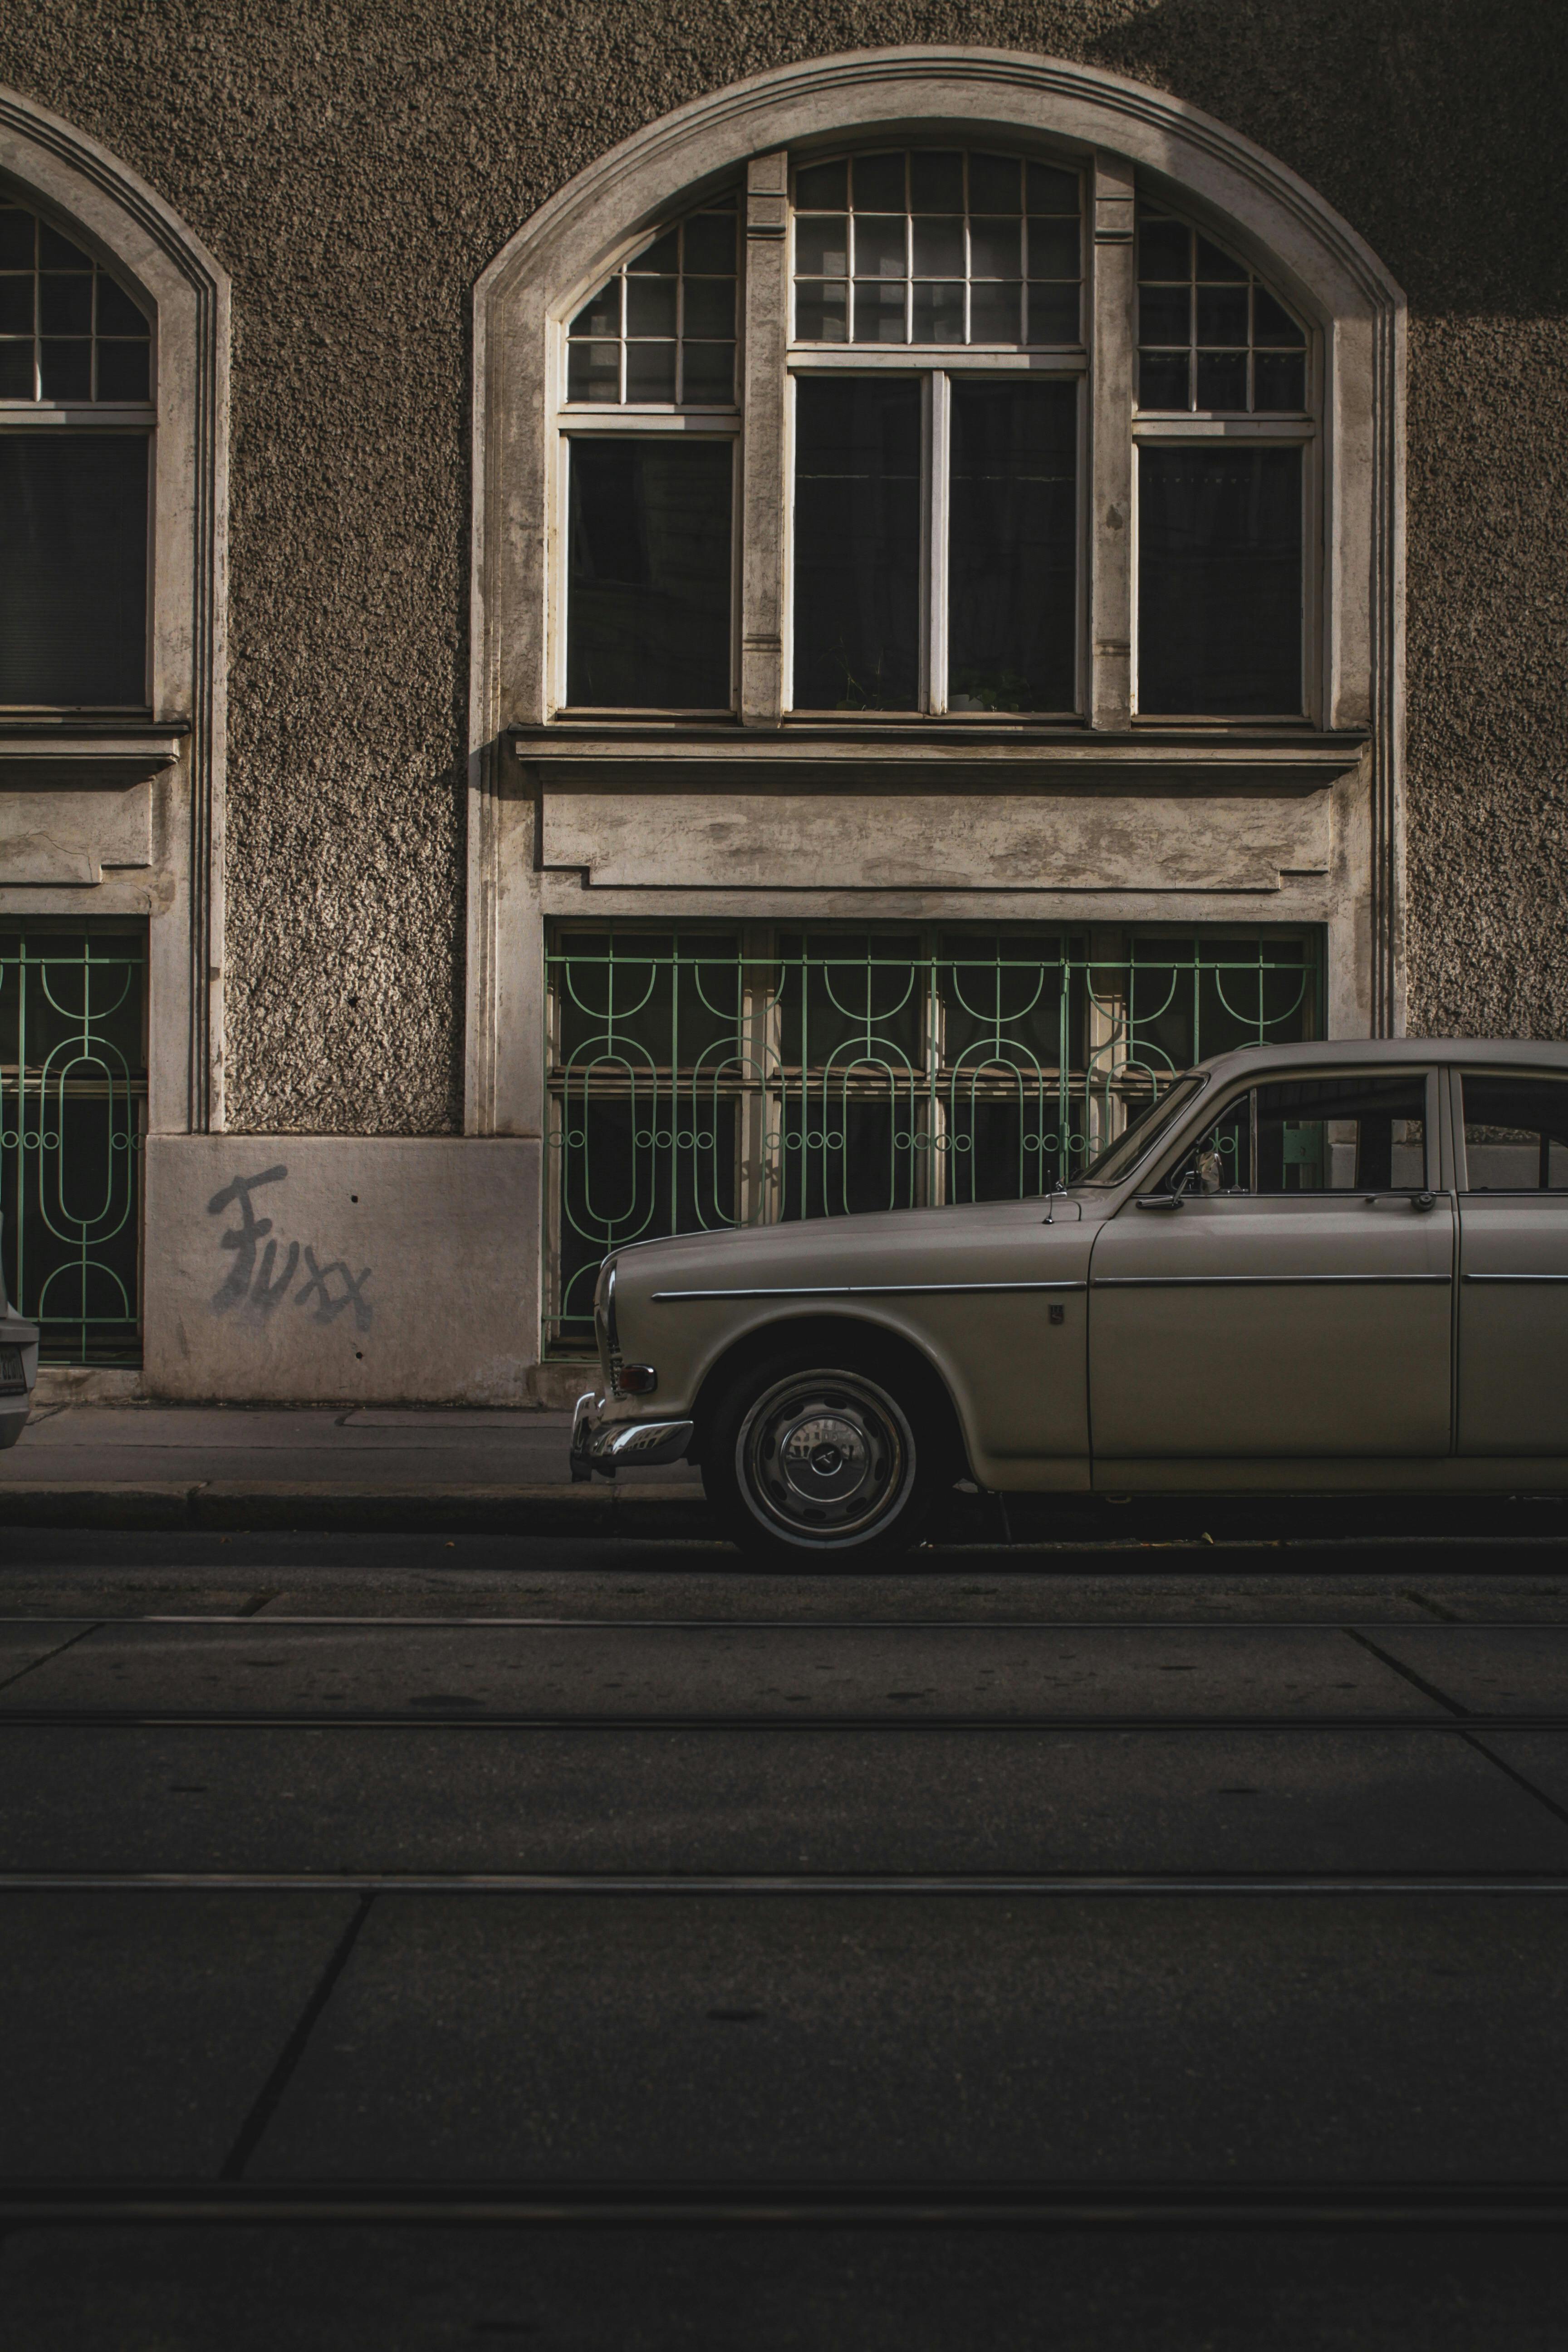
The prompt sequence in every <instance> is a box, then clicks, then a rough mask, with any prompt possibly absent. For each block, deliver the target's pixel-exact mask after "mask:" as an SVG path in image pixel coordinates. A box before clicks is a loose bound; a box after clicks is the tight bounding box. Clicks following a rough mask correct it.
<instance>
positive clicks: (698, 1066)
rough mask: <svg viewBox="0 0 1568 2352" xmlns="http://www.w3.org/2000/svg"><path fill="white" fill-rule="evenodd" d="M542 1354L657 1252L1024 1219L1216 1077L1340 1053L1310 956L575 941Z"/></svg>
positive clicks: (934, 932)
mask: <svg viewBox="0 0 1568 2352" xmlns="http://www.w3.org/2000/svg"><path fill="white" fill-rule="evenodd" d="M547 962H548V979H549V988H548V1003H549V1023H550V1034H549V1038H548V1041H547V1044H548V1056H549V1066H550V1118H549V1130H548V1144H549V1150H548V1152H547V1155H546V1157H547V1168H548V1175H549V1182H550V1186H551V1194H552V1199H551V1213H550V1217H549V1221H548V1224H547V1228H546V1230H547V1234H548V1235H549V1257H550V1263H549V1266H548V1269H547V1273H548V1283H547V1299H548V1305H547V1312H546V1318H545V1339H546V1344H547V1345H552V1346H556V1347H565V1348H578V1347H580V1346H581V1345H582V1344H583V1343H584V1341H585V1340H587V1339H589V1337H590V1336H591V1332H592V1314H591V1299H592V1292H593V1286H594V1277H595V1271H596V1269H597V1267H598V1265H599V1264H600V1262H601V1260H602V1259H603V1258H604V1256H605V1254H606V1252H607V1251H609V1250H611V1249H614V1248H616V1247H618V1246H619V1245H621V1244H625V1243H627V1242H633V1241H645V1240H648V1239H650V1238H652V1237H653V1236H654V1235H655V1234H675V1233H691V1232H698V1231H702V1230H708V1229H711V1228H714V1227H719V1226H724V1225H732V1224H747V1223H752V1224H755V1223H778V1222H782V1221H785V1220H788V1219H791V1218H798V1217H818V1216H841V1215H844V1214H846V1213H849V1212H852V1211H857V1210H867V1209H887V1208H907V1207H916V1206H921V1205H927V1204H930V1205H940V1204H942V1203H946V1202H965V1201H989V1200H1016V1199H1018V1198H1021V1197H1023V1196H1025V1195H1027V1194H1031V1193H1037V1192H1048V1191H1049V1190H1050V1189H1051V1187H1052V1186H1053V1185H1055V1184H1057V1183H1065V1182H1068V1181H1071V1179H1072V1177H1073V1176H1074V1175H1075V1174H1076V1173H1077V1171H1079V1169H1081V1168H1082V1166H1083V1165H1084V1162H1085V1160H1087V1159H1088V1158H1089V1156H1090V1154H1092V1153H1093V1152H1094V1151H1097V1150H1099V1149H1100V1146H1101V1144H1102V1143H1105V1142H1108V1141H1110V1139H1112V1138H1113V1137H1115V1136H1116V1135H1118V1134H1120V1133H1121V1129H1122V1127H1123V1126H1124V1125H1125V1123H1126V1120H1127V1118H1128V1117H1129V1116H1130V1115H1131V1112H1132V1111H1133V1110H1135V1109H1137V1108H1139V1107H1140V1106H1141V1105H1142V1104H1143V1103H1144V1102H1146V1101H1147V1100H1148V1099H1149V1097H1150V1096H1151V1095H1152V1094H1157V1093H1158V1092H1159V1090H1160V1088H1161V1087H1162V1086H1163V1083H1164V1081H1165V1080H1166V1079H1167V1078H1168V1077H1169V1076H1171V1075H1172V1074H1173V1073H1174V1072H1175V1071H1178V1070H1181V1069H1184V1068H1185V1067H1186V1066H1188V1065H1189V1064H1190V1063H1192V1062H1194V1061H1196V1060H1198V1059H1200V1058H1201V1057H1202V1056H1203V1055H1206V1054H1214V1053H1220V1052H1223V1051H1225V1050H1226V1049H1227V1048H1229V1047H1233V1046H1236V1045H1246V1044H1248V1043H1255V1042H1261V1041H1263V1040H1268V1039H1295V1038H1309V1037H1313V1036H1319V1035H1321V1034H1322V982H1321V950H1320V942H1319V937H1318V935H1317V934H1316V933H1315V932H1305V931H1297V932H1288V931H1283V930H1253V931H1240V930H1234V931H1233V930H1226V931H1223V932H1220V931H1205V932H1201V933H1194V932H1191V931H1188V932H1184V933H1181V934H1177V933H1173V932H1170V931H1155V930H1152V929H1150V930H1147V931H1141V930H1128V929H1121V930H1116V931H1108V930H1107V931H1101V930H1098V929H1097V930H1095V931H1094V932H1092V933H1087V932H1080V933H1068V932H1065V931H1064V932H1056V931H1052V932H1045V931H1040V930H1005V931H1003V930H979V929H975V930H963V931H960V930H957V929H945V928H944V929H935V928H930V929H921V930H918V931H916V930H911V929H906V930H901V931H895V930H887V931H864V930H862V931H848V930H837V929H821V930H810V931H805V930H793V931H790V930H777V931H773V930H761V929H751V928H749V927H748V928H747V929H744V930H740V929H730V930H724V931H721V930H713V931H699V930H681V931H679V932H677V931H662V932H655V931H651V930H650V931H642V930H636V929H614V930H609V929H599V930H592V931H591V930H585V929H582V930H580V929H565V928H562V929H558V930H557V931H556V932H555V933H554V934H553V935H552V940H551V942H550V946H549V950H548V956H547Z"/></svg>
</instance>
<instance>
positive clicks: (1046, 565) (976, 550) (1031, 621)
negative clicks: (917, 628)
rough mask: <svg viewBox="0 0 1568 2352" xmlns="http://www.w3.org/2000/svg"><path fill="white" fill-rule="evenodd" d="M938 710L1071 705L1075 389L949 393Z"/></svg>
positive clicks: (974, 387) (962, 387)
mask: <svg viewBox="0 0 1568 2352" xmlns="http://www.w3.org/2000/svg"><path fill="white" fill-rule="evenodd" d="M950 501H951V509H950V510H951V537H950V540H949V553H948V611H949V614H950V619H949V623H948V705H949V708H950V709H953V710H1061V711H1067V710H1071V709H1074V707H1075V705H1076V702H1077V693H1076V674H1077V625H1078V387H1077V385H1076V384H1074V383H955V384H954V385H953V388H952V487H951V492H950Z"/></svg>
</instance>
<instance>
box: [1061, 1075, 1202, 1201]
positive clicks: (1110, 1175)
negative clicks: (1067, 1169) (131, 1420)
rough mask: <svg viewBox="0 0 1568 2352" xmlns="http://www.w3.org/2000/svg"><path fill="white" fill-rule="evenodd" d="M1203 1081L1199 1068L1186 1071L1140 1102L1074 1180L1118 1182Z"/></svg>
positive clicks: (1131, 1168)
mask: <svg viewBox="0 0 1568 2352" xmlns="http://www.w3.org/2000/svg"><path fill="white" fill-rule="evenodd" d="M1207 1084H1208V1076H1207V1073H1206V1072H1205V1071H1202V1070H1197V1071H1189V1072H1188V1073H1187V1075H1186V1076H1185V1077H1181V1078H1177V1079H1176V1081H1175V1082H1174V1084H1173V1085H1172V1086H1169V1087H1166V1089H1165V1091H1164V1093H1163V1095H1156V1096H1155V1097H1153V1099H1152V1101H1150V1102H1146V1103H1145V1104H1144V1106H1143V1108H1142V1110H1141V1111H1139V1112H1138V1113H1137V1114H1136V1116H1135V1117H1134V1118H1132V1119H1131V1121H1130V1123H1129V1124H1128V1126H1127V1127H1126V1128H1125V1129H1123V1131H1122V1132H1121V1134H1120V1135H1119V1136H1118V1137H1117V1138H1116V1140H1115V1141H1114V1143H1108V1144H1107V1145H1106V1147H1105V1149H1104V1150H1103V1151H1100V1152H1097V1153H1096V1155H1095V1157H1094V1158H1093V1159H1092V1160H1090V1161H1089V1166H1088V1167H1087V1168H1086V1169H1085V1170H1084V1171H1083V1173H1082V1175H1081V1176H1080V1177H1079V1179H1078V1181H1079V1183H1080V1184H1118V1183H1120V1182H1121V1179H1122V1178H1123V1177H1124V1176H1127V1175H1130V1174H1131V1171H1132V1170H1133V1169H1134V1168H1135V1167H1136V1166H1137V1165H1138V1162H1139V1161H1140V1160H1144V1159H1147V1157H1148V1155H1149V1153H1150V1152H1151V1151H1152V1150H1153V1148H1154V1146H1155V1144H1156V1143H1158V1142H1159V1140H1160V1138H1161V1137H1162V1136H1163V1135H1164V1134H1166V1133H1168V1132H1169V1130H1170V1128H1171V1126H1172V1125H1173V1122H1174V1121H1175V1120H1176V1119H1177V1118H1180V1117H1181V1115H1182V1113H1183V1111H1184V1110H1185V1109H1186V1108H1187V1105H1188V1104H1189V1103H1190V1102H1191V1101H1192V1099H1193V1097H1194V1095H1197V1094H1201V1093H1202V1091H1203V1089H1204V1087H1206V1086H1207Z"/></svg>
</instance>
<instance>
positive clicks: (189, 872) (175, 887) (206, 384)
mask: <svg viewBox="0 0 1568 2352" xmlns="http://www.w3.org/2000/svg"><path fill="white" fill-rule="evenodd" d="M0 184H5V186H6V188H7V191H8V192H9V193H11V194H15V195H16V197H17V198H18V199H19V200H20V201H21V202H22V203H24V204H26V205H31V206H32V207H33V208H34V209H35V210H36V211H38V212H40V213H42V214H44V215H46V216H47V217H49V218H51V219H52V220H54V221H55V222H56V223H57V224H58V226H59V228H60V229H61V230H62V232H63V233H64V234H65V235H67V236H70V237H72V238H73V239H74V240H75V241H76V242H77V243H78V244H79V245H84V246H87V247H90V248H96V250H97V252H98V254H99V257H100V259H102V260H103V261H105V262H106V263H108V264H109V265H110V267H111V268H113V269H114V270H115V271H117V272H118V273H119V274H120V275H121V277H123V278H127V279H128V280H129V281H131V283H132V285H133V286H134V287H136V288H137V289H140V292H141V294H142V297H143V298H144V299H145V301H146V303H147V305H148V307H149V309H150V310H152V311H153V320H154V326H153V366H154V394H155V404H156V415H155V421H154V425H153V486H154V487H153V520H152V562H151V593H150V598H149V617H150V631H151V679H152V684H151V693H152V724H151V726H150V727H147V728H143V729H141V730H136V729H125V730H118V729H117V730H114V732H113V733H112V735H110V736H106V735H105V734H104V733H103V731H102V730H87V729H85V728H84V729H76V728H73V727H72V725H71V724H70V722H69V721H68V720H65V719H61V720H59V721H58V722H51V723H50V725H49V728H48V730H47V734H46V733H45V732H44V731H43V730H37V729H35V730H31V732H30V733H29V730H27V728H26V726H25V725H24V723H23V722H21V721H8V722H6V723H5V729H4V733H5V736H6V737H8V738H9V740H6V741H5V742H3V743H0V753H5V754H9V755H10V757H11V758H12V759H14V760H15V761H16V762H17V763H18V770H19V771H20V770H25V769H27V768H31V770H32V771H33V772H37V770H38V769H40V768H42V769H43V770H44V771H45V772H48V771H49V769H50V766H51V762H53V763H54V764H55V766H56V768H57V770H58V763H59V762H63V761H67V760H69V761H72V762H73V763H75V768H76V772H77V773H79V774H80V775H83V776H86V775H88V774H89V773H90V772H94V771H95V770H96V771H97V772H99V773H100V774H102V775H104V776H108V777H112V778H115V779H127V778H130V777H131V776H132V775H133V774H136V773H138V772H141V773H142V774H146V775H149V776H150V777H151V779H152V791H153V824H152V858H153V862H152V865H151V866H150V867H147V868H139V867H125V868H119V869H110V868H107V867H106V868H105V870H104V873H103V877H102V879H101V881H100V882H98V883H97V884H96V885H94V886H92V887H78V888H60V887H45V888H29V889H26V891H18V890H14V889H9V888H5V887H0V908H9V909H12V910H16V909H22V908H25V909H26V911H29V912H33V913H37V914H71V915H82V916H100V915H110V916H126V915H135V916H146V917H147V918H148V928H149V973H148V980H149V991H150V998H151V1011H152V1029H151V1038H150V1062H149V1084H148V1108H149V1124H150V1126H151V1128H152V1129H153V1131H154V1132H161V1133H174V1134H177V1133H182V1132H193V1131H200V1130H202V1129H221V1127H222V1126H223V1091H224V1089H223V907H224V899H223V856H224V824H223V805H224V721H225V636H224V631H225V603H226V572H225V530H226V503H227V422H228V336H229V281H228V276H227V273H226V271H225V270H224V269H223V268H221V267H220V265H219V264H218V263H217V261H216V260H215V259H214V257H213V256H212V255H211V254H210V253H209V252H208V251H207V249H206V247H205V246H204V245H203V244H202V243H201V241H200V239H199V238H197V237H196V236H194V235H193V234H192V232H191V230H190V229H189V228H188V227H187V226H185V224H184V222H183V221H182V220H181V219H180V217H179V215H177V214H176V213H175V212H174V210H173V209H172V208H171V206H170V205H167V204H165V203H164V201H163V198H162V197H161V196H160V195H158V194H156V192H155V191H154V190H153V189H152V188H150V187H148V185H147V184H146V183H145V182H144V181H143V180H142V179H140V178H139V177H138V176H137V174H136V173H134V172H132V170H130V168H129V167H128V166H127V165H126V164H124V163H121V162H120V160H119V159H118V157H116V156H114V155H112V154H110V152H109V151H108V150H107V149H106V148H104V147H101V146H100V145H99V143H98V142H97V141H96V140H93V139H89V138H88V137H87V136H86V135H85V134H84V133H83V132H81V131H78V130H76V129H74V128H73V126H72V125H71V124H70V123H68V122H65V121H61V119H60V118H59V117H58V115H55V114H51V113H49V112H48V111H47V110H46V109H45V108H43V107H41V106H37V105H35V104H34V103H33V102H32V100H29V99H26V98H23V97H20V96H19V95H18V94H17V93H16V91H14V90H9V89H0ZM5 764H6V763H5V758H4V757H0V790H3V787H4V779H5Z"/></svg>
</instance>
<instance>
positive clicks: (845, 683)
mask: <svg viewBox="0 0 1568 2352" xmlns="http://www.w3.org/2000/svg"><path fill="white" fill-rule="evenodd" d="M920 497H921V392H920V386H919V384H918V383H912V382H910V381H908V380H904V381H889V382H887V383H879V382H878V381H877V380H876V379H875V378H868V377H850V378H847V379H846V380H844V381H841V382H837V383H834V382H826V381H817V382H816V383H813V382H810V381H807V382H805V383H801V384H799V385H798V386H797V388H796V393H795V708H796V709H802V710H912V709H914V708H915V700H916V693H917V688H918V684H919V676H920V665H919V630H920V590H919V573H920V544H921V521H920Z"/></svg>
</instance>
